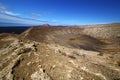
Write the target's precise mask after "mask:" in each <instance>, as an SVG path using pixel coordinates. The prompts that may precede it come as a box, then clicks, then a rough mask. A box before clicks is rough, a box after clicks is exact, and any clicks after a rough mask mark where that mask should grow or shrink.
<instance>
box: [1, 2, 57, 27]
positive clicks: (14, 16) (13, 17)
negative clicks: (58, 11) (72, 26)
mask: <svg viewBox="0 0 120 80" xmlns="http://www.w3.org/2000/svg"><path fill="white" fill-rule="evenodd" d="M20 15H22V14H19V13H14V12H12V11H10V10H9V9H8V8H7V6H5V5H4V4H3V3H0V22H3V23H18V24H27V25H41V24H51V25H57V24H59V23H57V22H53V21H41V20H35V18H38V17H40V16H41V14H37V13H32V14H31V16H32V19H29V18H22V17H19V16H20Z"/></svg>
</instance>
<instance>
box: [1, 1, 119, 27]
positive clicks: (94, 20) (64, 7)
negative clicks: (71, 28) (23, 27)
mask: <svg viewBox="0 0 120 80" xmlns="http://www.w3.org/2000/svg"><path fill="white" fill-rule="evenodd" d="M114 22H120V0H0V23H16V24H17V23H18V24H28V25H41V24H51V25H86V24H104V23H114Z"/></svg>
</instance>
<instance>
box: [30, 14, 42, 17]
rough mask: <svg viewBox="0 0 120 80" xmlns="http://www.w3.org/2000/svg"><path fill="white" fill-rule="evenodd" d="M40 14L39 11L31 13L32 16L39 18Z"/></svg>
mask: <svg viewBox="0 0 120 80" xmlns="http://www.w3.org/2000/svg"><path fill="white" fill-rule="evenodd" d="M41 16H42V14H39V13H31V17H32V18H39V17H41Z"/></svg>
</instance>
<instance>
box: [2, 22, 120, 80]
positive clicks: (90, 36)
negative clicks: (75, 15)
mask: <svg viewBox="0 0 120 80" xmlns="http://www.w3.org/2000/svg"><path fill="white" fill-rule="evenodd" d="M0 80H120V24H104V25H88V26H84V27H83V26H71V27H67V26H66V27H63V26H46V25H45V26H44V25H43V26H38V27H31V28H29V29H28V30H26V31H24V32H23V33H21V34H19V35H16V34H7V33H2V34H0Z"/></svg>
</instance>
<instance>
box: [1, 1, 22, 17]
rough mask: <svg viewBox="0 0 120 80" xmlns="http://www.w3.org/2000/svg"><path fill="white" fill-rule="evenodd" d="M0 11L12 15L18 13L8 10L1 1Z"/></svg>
mask: <svg viewBox="0 0 120 80" xmlns="http://www.w3.org/2000/svg"><path fill="white" fill-rule="evenodd" d="M0 12H1V13H3V14H8V15H12V16H17V15H20V14H18V13H14V12H12V11H10V10H9V9H8V8H7V6H5V5H4V4H3V3H0Z"/></svg>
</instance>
